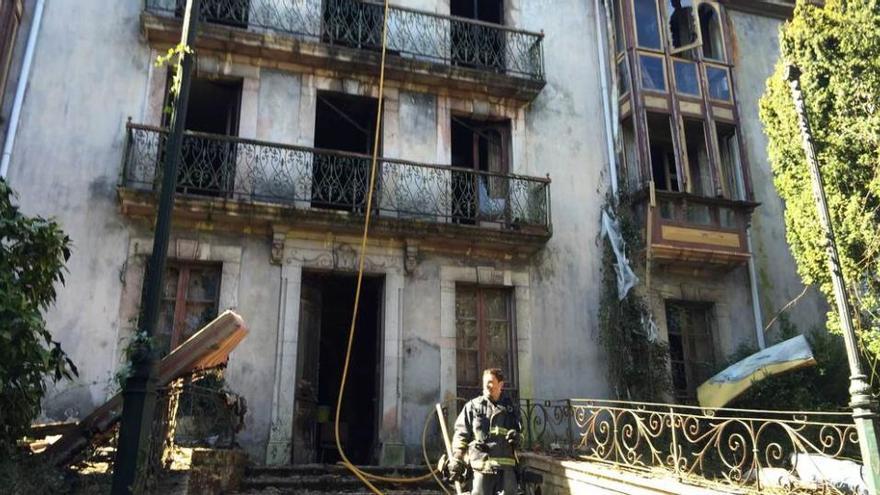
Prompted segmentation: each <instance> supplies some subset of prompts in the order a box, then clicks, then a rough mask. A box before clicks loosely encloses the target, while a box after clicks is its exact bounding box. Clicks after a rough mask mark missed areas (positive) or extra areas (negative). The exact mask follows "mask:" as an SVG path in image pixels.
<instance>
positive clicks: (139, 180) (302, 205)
mask: <svg viewBox="0 0 880 495" xmlns="http://www.w3.org/2000/svg"><path fill="white" fill-rule="evenodd" d="M167 135H168V131H167V130H165V129H161V128H156V127H149V126H143V125H136V124H131V123H129V124H128V125H127V127H126V140H125V151H124V157H123V173H122V182H121V187H120V189H119V197H120V203H121V209H122V211H123V213H125V214H127V215H131V216H140V217H150V216H152V215H155V211H156V194H155V191H156V188H157V184H158V177H159V175H160V171H161V167H162V165H163V163H164V150H165V142H166V138H167ZM178 167H179V168H178V173H177V194H176V199H175V213H174V215H175V220H177V221H191V222H196V223H197V222H211V224H212V225H214V226H222V227H223V228H229V229H235V230H241V231H248V232H258V231H270V230H271V229H273V228H277V227H279V226H282V227H284V228H287V229H290V228H293V229H304V230H312V231H318V232H328V231H329V232H334V233H339V234H359V233H360V232H361V229H362V227H363V218H364V213H365V211H366V208H367V204H366V203H367V190H368V184H369V176H370V157H369V156H368V155H360V154H353V153H345V152H339V151H332V150H322V149H314V148H307V147H301V146H291V145H285V144H277V143H268V142H262V141H256V140H251V139H242V138H237V137H231V136H222V135H214V134H203V133H195V132H189V131H188V132H186V133H185V135H184V139H183V147H182V151H181V156H180V162H179V166H178ZM372 209H373V212H372V213H373V215H374V217H373V221H372V223H371V235H372V236H374V237H379V238H381V237H384V238H398V239H412V240H418V242H419V243H420V244H422V245H431V246H432V248H433V249H439V250H452V251H466V252H472V251H473V250H477V251H480V250H482V251H489V252H494V253H497V252H499V251H500V252H502V253H504V254H507V255H530V254H532V253H534V252H535V251H537V250H538V249H540V248H541V246H543V245H544V243H546V241H547V240H548V239H549V238H550V236H551V234H552V227H551V220H550V179H549V178H541V177H526V176H520V175H514V174H497V173H490V172H481V171H475V170H469V169H461V168H454V167H449V166H438V165H429V164H421V163H413V162H408V161H404V160H392V159H387V158H380V159H379V161H378V163H377V170H376V189H375V194H374V197H373V202H372Z"/></svg>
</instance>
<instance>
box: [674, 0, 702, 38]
mask: <svg viewBox="0 0 880 495" xmlns="http://www.w3.org/2000/svg"><path fill="white" fill-rule="evenodd" d="M666 13H667V15H669V35H670V40H669V41H670V43H671V44H672V47H673V48H679V47H682V46H687V45H690V44H693V43H694V42H696V41H697V24H696V22H695V18H694V6H693V2H692V0H669V3H667V4H666Z"/></svg>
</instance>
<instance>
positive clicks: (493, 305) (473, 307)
mask: <svg viewBox="0 0 880 495" xmlns="http://www.w3.org/2000/svg"><path fill="white" fill-rule="evenodd" d="M513 315H514V307H513V292H512V291H511V290H510V289H509V288H502V287H486V286H477V285H465V284H457V285H456V286H455V329H456V330H455V332H456V338H455V342H456V352H455V354H456V383H457V391H456V393H457V394H458V396H459V397H464V398H468V399H470V398H472V397H475V396H477V395H480V393H481V391H482V381H481V380H482V377H481V376H480V375H481V373H482V370H484V369H486V368H501V370H502V371H503V372H504V376H505V380H504V384H505V390H506V391H507V393H508V395H509V396H510V397H511V398H514V399H515V398H517V397H518V391H519V379H518V377H517V366H516V355H517V353H516V329H515V328H514V323H513V322H514V318H513Z"/></svg>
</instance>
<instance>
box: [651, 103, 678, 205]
mask: <svg viewBox="0 0 880 495" xmlns="http://www.w3.org/2000/svg"><path fill="white" fill-rule="evenodd" d="M648 137H649V141H650V146H651V173H652V176H653V178H654V187H656V188H657V189H658V190H661V191H678V190H679V184H678V175H677V174H676V169H675V147H674V146H673V143H672V130H671V128H670V122H669V116H667V115H660V114H648Z"/></svg>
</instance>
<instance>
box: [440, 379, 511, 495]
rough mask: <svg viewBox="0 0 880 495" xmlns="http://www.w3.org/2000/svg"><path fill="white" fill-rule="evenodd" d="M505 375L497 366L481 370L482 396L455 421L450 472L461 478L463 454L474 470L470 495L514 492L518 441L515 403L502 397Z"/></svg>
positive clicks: (463, 475)
mask: <svg viewBox="0 0 880 495" xmlns="http://www.w3.org/2000/svg"><path fill="white" fill-rule="evenodd" d="M503 388H504V374H503V373H502V371H501V370H500V369H498V368H489V369H487V370H485V371H483V395H481V396H479V397H477V398H475V399H473V400H471V401H470V402H468V403H467V404H465V405H464V408H462V410H461V413H460V414H459V415H458V419H456V420H455V432H454V434H453V437H452V452H453V454H452V460H451V461H450V462H449V472H450V474H451V475H452V477H453V479H459V480H463V479H464V477H465V472H466V470H467V464H466V463H465V454H467V457H468V459H469V461H470V466H471V468H472V469H473V472H474V481H473V487H472V489H471V495H516V493H517V480H516V458H515V457H514V452H513V451H514V449H515V448H516V447H517V446H518V445H519V441H520V430H521V427H520V423H519V414H518V410H517V408H516V406H515V405H514V404H513V403H512V402H511V401H510V400H509V399H508V398H507V397H504V398H502V397H501V390H502V389H503Z"/></svg>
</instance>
